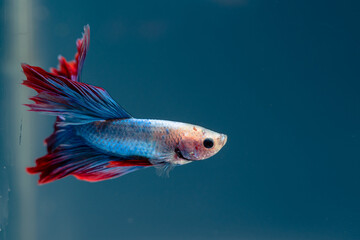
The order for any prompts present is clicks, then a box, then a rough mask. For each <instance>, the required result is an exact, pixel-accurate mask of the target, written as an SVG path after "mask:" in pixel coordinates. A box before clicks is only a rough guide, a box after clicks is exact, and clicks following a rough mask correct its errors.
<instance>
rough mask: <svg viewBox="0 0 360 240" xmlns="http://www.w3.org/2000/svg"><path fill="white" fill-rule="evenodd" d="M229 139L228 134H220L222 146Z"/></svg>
mask: <svg viewBox="0 0 360 240" xmlns="http://www.w3.org/2000/svg"><path fill="white" fill-rule="evenodd" d="M226 141H227V136H226V135H225V134H221V135H220V143H221V144H222V146H224V145H225V144H226Z"/></svg>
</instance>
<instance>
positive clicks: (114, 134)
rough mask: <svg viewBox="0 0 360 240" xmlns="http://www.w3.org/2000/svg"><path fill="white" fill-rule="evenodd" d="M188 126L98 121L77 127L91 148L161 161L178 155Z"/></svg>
mask: <svg viewBox="0 0 360 240" xmlns="http://www.w3.org/2000/svg"><path fill="white" fill-rule="evenodd" d="M184 125H186V124H184V123H177V122H171V121H164V120H148V119H135V118H130V119H115V120H107V121H96V122H92V123H88V124H84V125H80V126H77V127H76V130H77V135H79V136H81V137H83V138H84V139H85V141H86V142H87V144H89V145H91V146H92V147H95V148H97V149H100V150H101V151H103V152H106V153H111V154H112V155H117V156H142V157H146V158H151V159H158V158H161V157H163V156H168V155H169V154H172V153H174V149H175V146H176V144H177V143H178V141H179V140H180V135H181V134H180V132H181V131H179V130H180V129H181V128H182V127H183V126H184Z"/></svg>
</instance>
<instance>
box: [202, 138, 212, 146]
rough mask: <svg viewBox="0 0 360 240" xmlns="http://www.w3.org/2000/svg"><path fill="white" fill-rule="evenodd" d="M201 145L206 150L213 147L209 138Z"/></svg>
mask: <svg viewBox="0 0 360 240" xmlns="http://www.w3.org/2000/svg"><path fill="white" fill-rule="evenodd" d="M203 144H204V147H206V148H212V147H213V146H214V141H213V140H212V139H211V138H206V139H205V140H204V142H203Z"/></svg>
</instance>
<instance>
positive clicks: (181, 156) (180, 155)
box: [175, 148, 192, 161]
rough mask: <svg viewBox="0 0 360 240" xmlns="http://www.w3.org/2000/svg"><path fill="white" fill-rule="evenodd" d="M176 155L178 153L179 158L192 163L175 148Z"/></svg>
mask: <svg viewBox="0 0 360 240" xmlns="http://www.w3.org/2000/svg"><path fill="white" fill-rule="evenodd" d="M175 153H176V156H178V158H181V159H185V160H188V161H192V160H191V159H188V158H186V157H184V155H183V154H182V153H181V151H180V149H179V148H175Z"/></svg>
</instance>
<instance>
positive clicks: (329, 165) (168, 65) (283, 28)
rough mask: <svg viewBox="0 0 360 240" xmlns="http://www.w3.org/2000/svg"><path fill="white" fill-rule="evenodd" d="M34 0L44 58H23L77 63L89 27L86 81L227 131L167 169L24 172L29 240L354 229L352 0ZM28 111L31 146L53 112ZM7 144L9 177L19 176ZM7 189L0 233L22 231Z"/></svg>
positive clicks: (359, 36)
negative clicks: (60, 175)
mask: <svg viewBox="0 0 360 240" xmlns="http://www.w3.org/2000/svg"><path fill="white" fill-rule="evenodd" d="M0 2H1V1H0ZM2 6H3V8H2V13H6V10H4V9H6V1H5V2H2ZM34 9H35V10H34V11H35V13H37V14H35V15H34V17H35V18H36V20H35V23H36V24H35V25H34V26H33V31H35V32H36V38H35V39H36V44H35V47H36V49H35V53H36V54H37V55H38V56H39V57H38V58H37V59H38V60H35V61H34V62H29V64H31V65H40V66H42V67H44V68H45V69H48V68H49V67H52V66H56V65H57V55H58V54H62V55H63V56H65V57H67V58H68V59H71V58H72V57H73V54H74V53H75V39H76V38H79V37H80V36H81V31H82V29H83V26H84V25H85V24H90V27H91V40H90V50H89V52H88V55H87V59H86V62H85V66H84V70H83V80H84V81H85V82H87V83H89V84H93V85H96V86H101V87H103V88H104V89H106V90H107V91H108V92H109V93H110V94H111V95H112V97H113V98H114V99H115V100H116V101H117V102H118V103H120V104H121V105H122V106H123V107H124V108H125V109H126V110H127V111H129V112H130V113H131V114H132V115H133V116H135V117H139V118H155V119H166V120H175V121H182V122H190V123H194V124H197V125H201V126H204V127H206V128H209V129H212V130H214V131H217V132H221V133H225V134H227V135H228V142H227V144H226V146H225V147H224V148H223V149H222V150H221V151H220V152H219V153H218V154H217V155H215V156H214V157H212V158H211V159H209V160H206V161H203V162H197V163H192V164H189V165H186V166H183V167H178V168H176V169H175V170H174V171H172V172H171V173H170V178H162V177H158V176H157V175H156V173H155V170H154V169H146V170H142V171H138V172H135V173H132V174H129V175H126V176H124V177H121V178H118V179H115V180H111V181H105V182H100V183H87V182H82V181H78V180H75V179H74V178H72V177H67V178H65V179H63V180H60V181H56V182H54V183H51V184H47V185H44V186H37V182H36V181H37V176H30V175H27V176H26V178H27V179H28V181H30V182H31V184H32V185H33V186H34V187H33V189H34V193H35V195H36V204H35V205H34V206H31V207H32V208H34V209H35V211H36V215H34V217H33V221H34V223H35V224H34V226H36V230H35V232H36V238H35V239H38V240H42V239H52V240H57V239H59V240H60V239H76V240H79V239H86V240H90V239H265V240H266V239H360V207H359V206H360V205H359V203H360V192H359V191H360V175H359V170H360V151H359V150H360V127H359V123H360V108H359V103H360V94H359V93H360V83H359V80H360V79H359V66H360V31H359V23H360V14H359V13H360V5H359V3H358V2H357V1H282V0H213V1H211V0H196V1H195V0H192V1H188V0H184V1H164V0H163V1H161V0H153V1H146V0H139V1H112V2H110V1H109V2H107V1H101V2H100V1H86V2H85V1H70V0H67V1H37V2H36V3H35V5H34ZM2 20H3V26H4V28H2V30H1V32H0V34H1V35H0V36H3V37H5V34H6V29H7V28H8V27H9V26H8V22H7V17H6V16H4V17H3V18H2ZM24 34H26V33H23V34H19V35H16V36H15V37H18V38H21V37H23V36H24ZM0 44H2V45H1V46H2V48H1V51H2V52H3V53H4V52H5V50H6V48H7V45H6V43H5V41H3V39H2V40H1V41H0ZM4 61H6V59H4ZM23 61H24V60H22V59H19V62H18V64H19V67H18V71H20V63H21V62H23ZM20 80H21V79H19V80H18V81H19V82H20ZM6 81H7V79H6V78H4V77H3V78H2V79H1V85H0V86H1V88H2V89H1V91H2V92H5V91H6ZM18 87H21V86H20V85H19V86H18ZM32 94H33V93H30V92H29V96H30V95H32ZM1 101H2V105H3V106H4V108H6V106H5V105H7V104H8V103H7V101H6V99H5V98H4V97H2V98H1ZM19 107H20V106H19ZM32 114H33V115H36V113H32ZM2 118H4V116H3V117H2ZM5 118H6V116H5ZM36 119H39V122H40V121H41V124H40V123H38V124H36V122H35V124H34V127H36V128H37V135H36V136H34V139H36V141H35V140H34V141H32V142H30V143H26V144H31V148H32V153H33V154H34V155H35V156H36V157H39V156H42V155H43V154H44V153H45V147H44V146H43V145H42V139H44V138H45V137H46V136H48V135H49V134H50V133H51V132H52V123H53V118H51V117H48V116H44V115H40V116H36ZM3 121H5V120H3ZM25 130H26V129H24V131H25ZM4 139H5V138H4ZM3 141H6V140H3ZM23 144H25V143H23ZM3 151H4V152H3V153H4V154H3V157H2V159H3V161H5V160H6V159H8V160H7V162H6V164H7V165H8V169H9V172H6V173H7V176H8V180H9V182H10V183H9V184H10V188H11V187H12V186H11V184H12V182H13V181H15V180H14V179H16V178H17V176H18V175H20V174H21V175H24V174H26V173H25V172H24V171H18V170H16V169H14V165H13V163H12V162H11V156H10V157H9V155H7V154H6V153H5V150H3ZM23 161H26V162H27V165H33V162H34V159H23ZM4 164H5V163H4ZM3 173H5V171H3ZM17 198H18V195H17V192H16V188H15V189H12V192H11V193H10V198H9V218H8V220H7V221H6V222H5V223H4V224H5V225H6V228H5V231H6V233H4V231H3V233H2V234H4V235H0V237H1V236H6V239H8V240H12V239H17V238H16V236H17V234H18V231H21V229H18V228H17V221H18V219H17V216H18V213H17ZM4 239H5V238H4Z"/></svg>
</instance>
